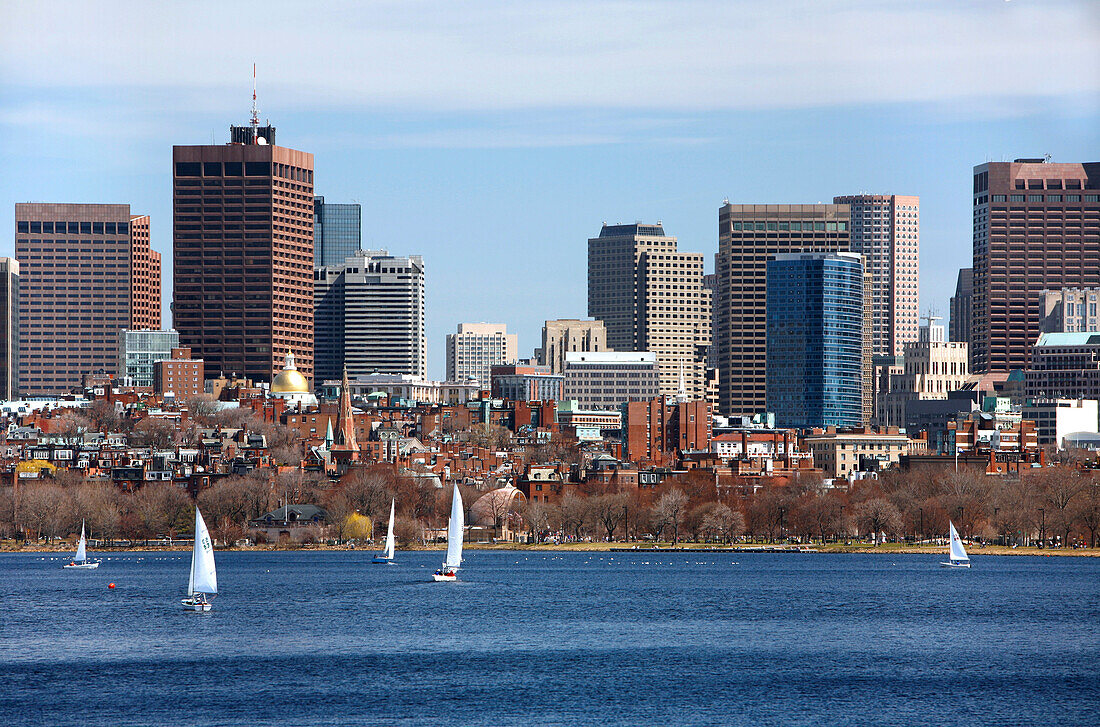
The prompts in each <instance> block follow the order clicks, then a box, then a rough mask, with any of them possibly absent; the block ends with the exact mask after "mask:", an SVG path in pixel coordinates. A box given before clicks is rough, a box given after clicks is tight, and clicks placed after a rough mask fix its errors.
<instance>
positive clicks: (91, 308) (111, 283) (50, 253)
mask: <svg viewBox="0 0 1100 727" xmlns="http://www.w3.org/2000/svg"><path fill="white" fill-rule="evenodd" d="M15 219H16V234H15V255H16V258H17V259H18V260H19V270H20V291H19V341H20V349H19V362H18V368H19V390H20V392H21V393H22V395H23V396H25V397H33V396H53V395H56V394H59V393H64V392H67V391H69V390H71V389H72V388H74V387H76V386H79V385H80V382H81V377H82V376H84V375H85V374H90V373H94V372H98V371H103V372H106V373H109V374H114V373H117V371H118V336H119V331H122V330H124V329H127V328H159V327H160V311H161V308H160V305H161V304H160V253H158V252H156V251H154V250H153V249H152V248H151V247H150V246H149V217H148V216H146V215H132V214H130V206H129V205H125V204H45V203H26V204H17V205H16V206H15Z"/></svg>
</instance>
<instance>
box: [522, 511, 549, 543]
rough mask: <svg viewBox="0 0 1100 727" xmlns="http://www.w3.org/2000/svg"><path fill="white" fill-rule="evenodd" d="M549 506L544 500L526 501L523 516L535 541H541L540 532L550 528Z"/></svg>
mask: <svg viewBox="0 0 1100 727" xmlns="http://www.w3.org/2000/svg"><path fill="white" fill-rule="evenodd" d="M550 515H551V512H550V506H549V505H548V504H547V503H545V502H528V503H527V512H526V515H525V516H524V518H525V519H526V520H527V525H528V527H530V528H531V534H532V535H533V536H534V537H535V542H538V543H541V542H542V534H543V533H545V532H546V531H547V530H549V529H550Z"/></svg>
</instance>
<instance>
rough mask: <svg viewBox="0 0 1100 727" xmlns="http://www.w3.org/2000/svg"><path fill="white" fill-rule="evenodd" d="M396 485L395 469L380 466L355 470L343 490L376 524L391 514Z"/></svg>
mask: <svg viewBox="0 0 1100 727" xmlns="http://www.w3.org/2000/svg"><path fill="white" fill-rule="evenodd" d="M396 484H397V482H396V477H395V476H394V472H393V469H392V468H390V467H383V466H379V467H369V468H363V469H356V470H353V471H352V472H351V473H349V475H348V476H347V477H345V478H344V481H343V487H342V489H343V491H344V495H345V496H347V498H348V503H349V504H350V505H351V507H352V508H353V509H354V510H357V511H359V512H360V513H362V514H363V515H366V516H367V517H369V518H370V519H371V522H372V523H375V522H379V521H380V519H381V518H382V517H383V513H388V512H389V509H390V500H391V499H392V498H393V497H394V492H395V490H396ZM470 504H472V503H470Z"/></svg>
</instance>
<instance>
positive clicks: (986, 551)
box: [0, 541, 1100, 558]
mask: <svg viewBox="0 0 1100 727" xmlns="http://www.w3.org/2000/svg"><path fill="white" fill-rule="evenodd" d="M967 545H968V546H969V548H970V554H971V555H972V556H975V555H1038V556H1048V557H1063V556H1070V557H1084V558H1096V557H1100V548H1076V549H1075V548H1046V549H1042V548H1031V547H1027V548H1010V547H1006V546H1003V545H986V546H985V547H981V546H979V545H976V544H970V543H968V544H967ZM444 548H445V546H444V545H428V546H416V547H412V548H399V549H398V552H399V553H400V552H401V551H406V552H408V551H431V550H439V551H442V550H443V549H444ZM377 549H378V546H377V545H360V546H354V547H353V546H348V545H316V544H313V545H302V546H280V545H254V546H233V547H231V548H218V549H217V551H218V552H227V551H238V552H248V553H272V552H302V551H318V552H328V551H331V552H337V553H338V552H355V551H359V552H371V551H374V550H377ZM466 549H468V550H499V551H512V552H524V553H568V552H580V553H613V554H615V555H629V554H631V553H635V554H647V555H672V554H675V553H696V554H710V555H721V554H730V555H751V554H756V553H783V554H791V555H827V554H832V553H870V554H875V555H942V554H943V553H944V552H946V546H941V545H928V546H914V545H896V544H886V545H878V546H874V545H865V544H854V545H836V544H829V545H826V546H824V547H823V546H821V545H772V544H767V543H743V544H740V545H735V546H732V547H721V546H712V545H708V544H704V543H697V544H696V543H693V544H685V545H678V546H675V547H673V546H671V545H668V544H661V545H660V546H659V547H654V546H653V545H649V544H647V545H640V544H639V545H638V546H637V547H634V546H633V545H627V544H626V543H564V544H553V543H543V544H540V545H522V544H517V543H499V544H492V543H467V544H466ZM72 550H73V546H72V545H71V544H70V543H61V544H58V545H50V546H46V545H42V544H41V543H38V544H28V545H22V546H21V545H16V544H14V543H13V542H12V541H7V542H3V543H0V553H50V554H55V553H69V552H71V551H72ZM190 550H191V546H190V544H187V545H179V544H176V545H171V546H168V545H164V546H152V545H150V546H140V547H124V546H118V547H102V546H101V547H100V548H98V549H97V550H96V551H95V553H93V554H92V557H93V558H95V557H101V554H102V555H111V554H121V553H156V552H171V551H177V552H184V551H188V552H189V551H190Z"/></svg>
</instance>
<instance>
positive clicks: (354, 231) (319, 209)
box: [313, 196, 363, 268]
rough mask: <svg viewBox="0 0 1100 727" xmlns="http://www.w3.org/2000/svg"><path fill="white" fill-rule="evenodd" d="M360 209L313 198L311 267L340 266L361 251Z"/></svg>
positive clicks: (361, 225)
mask: <svg viewBox="0 0 1100 727" xmlns="http://www.w3.org/2000/svg"><path fill="white" fill-rule="evenodd" d="M362 227H363V208H362V207H361V206H360V205H358V204H354V203H352V204H340V203H334V202H326V201H325V198H324V197H319V196H318V197H314V198H313V267H315V268H323V267H327V266H331V265H342V264H343V262H344V260H347V259H348V258H349V257H351V256H352V255H354V254H355V253H356V252H357V251H359V250H362V249H363V237H362Z"/></svg>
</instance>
